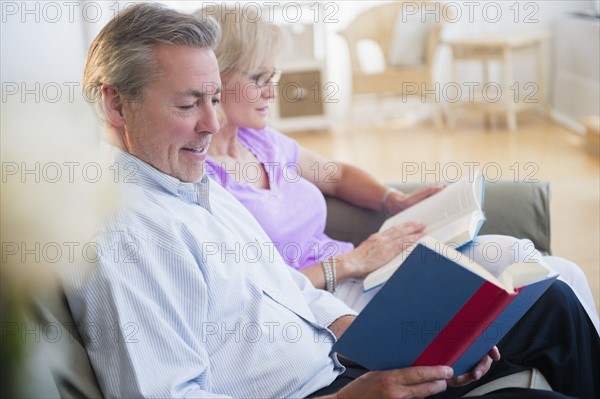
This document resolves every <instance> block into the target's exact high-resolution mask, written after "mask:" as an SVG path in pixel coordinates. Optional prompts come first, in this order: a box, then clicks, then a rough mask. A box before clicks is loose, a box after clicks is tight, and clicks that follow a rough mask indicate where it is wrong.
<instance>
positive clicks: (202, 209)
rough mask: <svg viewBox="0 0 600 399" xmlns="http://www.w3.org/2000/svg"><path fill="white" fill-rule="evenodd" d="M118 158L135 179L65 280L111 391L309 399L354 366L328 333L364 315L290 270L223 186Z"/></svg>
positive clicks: (104, 384) (108, 393) (75, 314)
mask: <svg viewBox="0 0 600 399" xmlns="http://www.w3.org/2000/svg"><path fill="white" fill-rule="evenodd" d="M113 152H114V154H115V158H114V159H115V162H116V163H115V164H113V168H114V167H115V166H117V167H118V168H120V170H123V171H124V172H127V173H128V176H129V181H134V182H133V183H131V182H130V183H122V184H121V185H120V186H122V187H121V189H122V191H123V195H124V196H123V199H124V200H123V201H121V202H120V205H119V207H118V208H117V209H116V210H115V211H114V212H113V213H111V215H110V217H108V218H107V220H106V222H105V223H104V224H103V226H102V228H101V229H100V231H99V233H98V234H97V235H96V237H95V240H96V244H97V250H98V257H97V259H92V261H91V262H89V263H87V264H86V265H85V266H84V267H77V268H76V269H75V270H70V271H69V272H68V273H67V275H66V276H65V291H66V293H67V298H68V300H69V305H70V307H71V311H72V313H73V317H74V318H75V321H76V323H77V326H78V328H79V331H80V332H81V335H82V337H83V339H84V340H85V342H86V349H87V351H88V354H89V357H90V360H91V362H92V365H93V367H94V370H95V371H96V374H97V377H98V379H99V383H100V386H101V388H102V391H103V393H104V394H105V395H106V396H107V397H140V396H143V397H221V396H231V397H243V398H273V397H304V396H306V395H308V394H310V393H312V392H314V391H316V390H317V389H319V388H321V387H324V386H327V385H329V384H330V383H331V382H332V381H333V380H334V379H335V378H336V377H337V376H338V375H339V374H340V373H341V372H342V371H343V367H342V366H341V365H340V364H339V362H338V361H337V359H336V358H335V356H334V355H332V353H331V346H332V344H333V342H334V341H335V337H334V335H333V334H332V332H331V331H330V330H328V329H327V328H326V327H327V326H329V325H330V324H331V323H332V322H333V321H334V320H335V319H337V318H338V317H340V316H342V315H347V314H354V312H353V311H352V310H350V309H349V308H348V307H346V305H344V304H343V303H342V302H340V301H338V300H337V299H335V298H334V297H333V296H331V295H330V294H329V293H327V292H325V291H322V290H317V289H315V288H314V287H313V286H312V285H311V283H310V282H309V280H308V279H307V278H306V277H305V276H304V275H302V274H300V273H298V272H297V271H295V270H293V269H291V268H290V267H288V266H286V265H285V263H284V261H283V260H282V258H281V257H280V255H279V253H278V252H277V250H276V249H275V247H274V245H273V244H272V243H270V242H269V238H268V237H267V235H266V234H265V233H264V231H263V230H262V228H261V227H260V226H259V225H258V223H257V222H256V220H254V218H253V217H252V216H251V215H250V213H249V212H248V211H247V210H246V209H245V208H244V207H243V206H242V205H241V204H240V203H239V202H237V200H235V199H234V197H233V196H231V195H230V194H229V193H227V192H226V191H224V189H223V188H221V187H220V186H219V185H217V184H212V185H210V184H209V179H207V178H206V177H205V178H204V179H203V180H202V181H201V182H199V183H182V182H181V181H179V180H177V179H175V178H173V177H171V176H168V175H165V174H164V173H162V172H160V171H158V170H156V169H154V168H153V167H151V166H150V165H148V164H146V163H144V162H142V161H140V160H138V159H137V158H135V157H132V156H131V155H129V154H127V153H125V152H123V151H120V150H118V149H116V148H113ZM132 171H134V172H135V173H131V172H132ZM209 193H210V196H209ZM209 198H210V199H209ZM88 258H94V256H92V255H89V256H88Z"/></svg>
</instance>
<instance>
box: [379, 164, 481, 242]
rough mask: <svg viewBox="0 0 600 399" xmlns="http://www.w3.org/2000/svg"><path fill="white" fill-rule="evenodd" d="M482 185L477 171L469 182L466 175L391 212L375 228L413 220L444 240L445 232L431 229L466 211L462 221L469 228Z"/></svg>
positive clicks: (478, 202)
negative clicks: (427, 195)
mask: <svg viewBox="0 0 600 399" xmlns="http://www.w3.org/2000/svg"><path fill="white" fill-rule="evenodd" d="M482 189H483V179H482V177H481V176H480V175H479V173H477V174H476V180H475V183H471V182H470V181H469V177H468V176H466V177H465V178H463V179H461V180H460V181H458V182H456V183H453V184H450V185H449V186H448V187H446V188H445V189H443V190H442V191H440V192H438V193H437V194H435V195H432V196H431V197H429V198H426V199H424V200H423V201H421V202H419V203H417V204H415V205H413V206H411V207H410V208H407V209H405V210H404V211H402V212H400V213H398V214H396V215H394V216H392V217H391V218H389V219H388V220H386V221H385V222H384V223H383V225H382V226H381V228H380V229H379V230H380V231H383V230H385V229H388V228H390V227H392V226H396V225H399V224H402V223H405V222H409V221H415V222H421V223H424V224H425V225H426V226H427V227H426V230H425V232H426V233H427V234H432V235H433V236H435V237H436V238H437V239H439V240H441V241H446V239H445V235H442V234H439V233H438V234H436V233H434V232H435V231H436V230H438V229H440V228H441V227H443V226H445V225H448V224H449V223H452V222H454V221H456V220H458V219H460V218H463V217H465V216H467V215H469V218H468V221H466V222H465V223H467V225H466V226H467V227H466V228H467V229H469V224H470V220H471V216H470V215H471V214H472V213H473V212H480V209H481V203H480V202H481V201H480V197H481V192H482ZM458 233H460V232H458ZM449 238H452V237H449Z"/></svg>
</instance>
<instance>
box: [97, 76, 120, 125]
mask: <svg viewBox="0 0 600 399" xmlns="http://www.w3.org/2000/svg"><path fill="white" fill-rule="evenodd" d="M102 107H103V108H104V114H105V115H106V119H107V120H108V121H109V122H110V124H111V125H113V126H115V127H123V126H125V112H124V109H123V97H122V95H121V94H120V93H119V91H118V90H117V89H116V88H114V87H113V86H108V85H102Z"/></svg>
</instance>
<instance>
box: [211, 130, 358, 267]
mask: <svg viewBox="0 0 600 399" xmlns="http://www.w3.org/2000/svg"><path fill="white" fill-rule="evenodd" d="M238 138H239V140H240V142H241V143H242V145H244V146H245V147H246V148H248V149H249V150H250V151H251V152H252V153H253V154H254V155H255V156H256V158H257V159H258V160H259V162H260V163H261V164H262V165H263V167H264V169H263V168H261V167H260V166H259V165H252V164H248V165H245V166H242V165H240V166H238V167H239V168H240V172H241V174H242V175H243V176H244V177H245V179H246V180H249V181H252V180H253V179H256V180H257V181H258V178H260V177H261V174H262V173H266V174H267V178H268V181H269V189H259V188H255V187H254V186H252V185H251V184H248V183H246V182H245V181H236V180H237V179H236V178H235V176H234V175H233V174H230V173H229V172H228V171H227V170H226V168H225V165H224V164H218V163H216V162H214V161H213V160H212V159H210V158H209V159H207V160H206V174H207V175H208V176H209V177H210V178H212V179H213V180H215V181H217V182H218V183H219V184H221V186H223V187H224V188H225V189H226V190H227V191H229V192H230V193H231V194H233V195H234V196H235V197H236V198H237V199H238V200H239V201H240V202H241V203H242V204H244V205H245V206H246V208H248V210H249V211H250V213H252V214H253V215H254V217H255V218H256V219H257V220H258V222H259V223H260V224H261V225H262V227H263V228H264V229H265V231H266V232H267V234H268V235H269V237H270V238H271V240H272V241H273V243H274V245H275V247H276V248H277V250H278V251H279V253H280V254H281V255H282V256H283V258H284V259H285V261H286V262H287V264H288V265H290V266H292V267H293V268H295V269H303V268H305V267H307V266H310V265H312V264H314V263H317V262H320V261H322V260H323V259H325V258H328V257H331V256H335V255H340V254H344V253H346V252H349V251H350V250H352V248H353V245H352V244H351V243H347V242H342V241H336V240H333V239H331V238H329V237H328V236H327V235H325V221H326V218H327V207H326V205H325V198H324V197H323V194H322V193H321V191H320V190H319V189H318V188H317V186H315V185H314V184H313V183H312V182H310V181H308V180H306V179H304V178H302V177H300V175H299V171H300V165H299V163H298V144H297V143H296V142H295V141H294V140H292V139H290V138H289V137H286V136H284V135H283V134H281V133H279V132H277V131H275V130H273V129H270V128H266V129H263V130H254V129H247V128H239V129H238ZM304 173H312V171H304Z"/></svg>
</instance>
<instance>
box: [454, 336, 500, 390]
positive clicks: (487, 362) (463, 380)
mask: <svg viewBox="0 0 600 399" xmlns="http://www.w3.org/2000/svg"><path fill="white" fill-rule="evenodd" d="M498 360H500V351H499V350H498V348H497V347H496V346H494V347H493V348H492V350H491V351H490V352H489V353H488V354H487V355H486V356H485V357H484V358H483V359H481V361H480V362H479V364H477V366H475V367H473V370H471V371H469V372H468V373H465V374H461V375H459V376H457V377H454V378H452V379H450V380H448V386H451V387H460V386H463V385H467V384H470V383H471V382H473V381H477V380H478V379H480V378H481V377H483V376H484V375H485V374H486V373H487V372H488V371H489V370H490V367H491V366H492V362H494V361H495V362H497V361H498Z"/></svg>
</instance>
